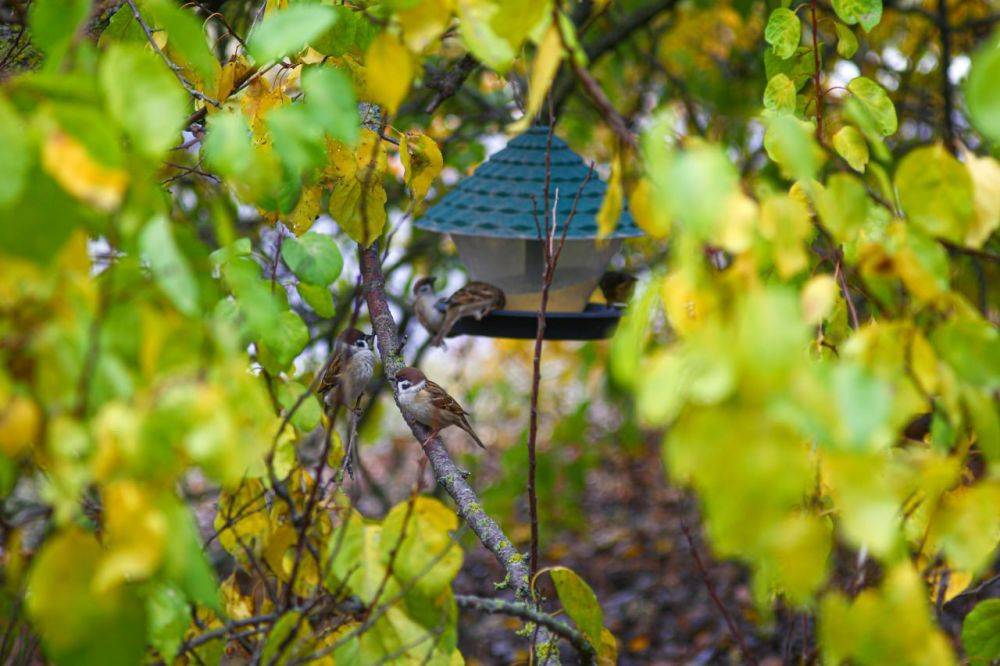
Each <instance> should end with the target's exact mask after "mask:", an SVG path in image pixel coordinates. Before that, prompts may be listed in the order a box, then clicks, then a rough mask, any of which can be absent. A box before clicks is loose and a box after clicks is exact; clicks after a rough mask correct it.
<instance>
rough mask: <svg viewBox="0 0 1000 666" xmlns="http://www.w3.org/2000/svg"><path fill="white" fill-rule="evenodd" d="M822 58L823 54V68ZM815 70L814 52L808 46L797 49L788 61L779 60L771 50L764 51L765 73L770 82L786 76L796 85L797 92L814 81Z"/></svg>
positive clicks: (784, 59)
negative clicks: (777, 77) (779, 76)
mask: <svg viewBox="0 0 1000 666" xmlns="http://www.w3.org/2000/svg"><path fill="white" fill-rule="evenodd" d="M822 56H823V54H822V52H821V53H820V66H822ZM814 69H815V64H814V63H813V51H812V49H811V48H809V47H807V46H800V47H799V48H797V49H795V53H794V54H793V55H792V57H791V58H787V59H786V58H779V57H778V56H777V55H775V53H774V51H773V50H771V49H767V50H766V51H764V72H765V74H766V75H767V78H768V80H771V79H773V78H774V77H775V76H777V75H778V74H784V75H785V76H787V77H788V78H789V79H791V80H792V83H793V84H795V90H796V92H798V91H799V90H802V87H803V86H805V85H806V84H807V83H809V82H810V81H812V77H813V70H814Z"/></svg>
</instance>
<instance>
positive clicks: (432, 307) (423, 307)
mask: <svg viewBox="0 0 1000 666" xmlns="http://www.w3.org/2000/svg"><path fill="white" fill-rule="evenodd" d="M434 282H435V279H434V278H432V277H422V278H420V279H419V280H417V281H416V282H414V283H413V314H415V315H416V316H417V321H419V322H420V325H421V326H423V327H424V328H425V329H426V330H427V332H428V333H430V334H431V335H434V334H435V333H437V332H438V331H439V330H440V329H441V322H443V321H444V313H443V312H441V311H440V310H438V309H437V306H438V303H447V301H445V299H444V298H442V297H440V296H438V295H437V294H435V293H434Z"/></svg>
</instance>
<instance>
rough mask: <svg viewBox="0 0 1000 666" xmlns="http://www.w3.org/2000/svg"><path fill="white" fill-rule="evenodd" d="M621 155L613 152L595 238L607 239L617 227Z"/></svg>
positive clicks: (620, 202) (622, 196) (620, 208)
mask: <svg viewBox="0 0 1000 666" xmlns="http://www.w3.org/2000/svg"><path fill="white" fill-rule="evenodd" d="M623 198H624V193H623V192H622V154H621V151H616V152H615V159H614V160H612V162H611V177H610V178H609V179H608V190H607V192H606V193H605V194H604V201H602V202H601V208H600V210H598V211H597V237H598V238H607V237H608V235H609V234H611V232H612V231H614V230H615V227H617V226H618V218H619V217H621V214H622V199H623Z"/></svg>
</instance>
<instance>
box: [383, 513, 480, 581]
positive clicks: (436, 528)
mask: <svg viewBox="0 0 1000 666" xmlns="http://www.w3.org/2000/svg"><path fill="white" fill-rule="evenodd" d="M456 529H458V516H456V515H455V512H454V511H452V510H451V509H449V508H448V507H446V506H445V505H444V504H442V503H441V502H440V501H439V500H436V499H434V498H432V497H424V496H419V497H416V498H415V499H414V500H413V506H412V508H411V507H410V506H409V502H400V503H399V504H397V505H396V506H394V507H393V508H392V509H391V510H390V511H389V514H388V515H387V516H386V517H385V522H384V523H383V524H382V536H381V539H380V548H381V553H382V562H383V564H385V565H386V566H388V564H389V559H390V557H391V555H392V551H393V550H394V549H395V550H396V555H395V561H394V564H393V576H395V577H396V578H397V579H398V580H399V582H400V584H402V585H409V584H412V585H413V586H414V588H415V589H416V590H418V591H420V592H421V593H422V594H425V595H427V596H428V597H436V596H437V595H439V594H441V593H442V592H444V591H445V590H448V589H450V587H451V581H452V580H453V579H454V578H455V576H456V575H457V574H458V570H459V569H461V568H462V549H461V548H460V547H459V546H458V544H457V543H455V540H454V539H453V538H452V536H451V533H452V532H454V531H455V530H456ZM439 558H440V559H439ZM435 560H437V562H436V563H434V562H435ZM432 564H433V566H431V565H432ZM429 566H431V568H430V569H428V567H429Z"/></svg>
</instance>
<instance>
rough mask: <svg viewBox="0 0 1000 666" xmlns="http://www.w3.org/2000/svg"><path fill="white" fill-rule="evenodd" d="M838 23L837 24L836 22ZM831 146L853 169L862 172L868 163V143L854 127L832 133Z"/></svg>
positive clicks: (844, 127) (846, 126)
mask: <svg viewBox="0 0 1000 666" xmlns="http://www.w3.org/2000/svg"><path fill="white" fill-rule="evenodd" d="M838 25H839V24H838ZM833 147H834V149H835V150H836V151H837V154H838V155H840V156H841V157H843V158H844V159H845V160H846V161H847V163H848V164H850V165H851V168H852V169H854V170H855V171H859V172H863V171H864V170H865V165H866V164H868V144H867V143H865V138H864V136H862V135H861V132H859V131H858V130H857V129H856V128H854V127H852V126H850V125H844V126H843V127H841V128H840V129H839V130H837V133H836V134H834V135H833Z"/></svg>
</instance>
